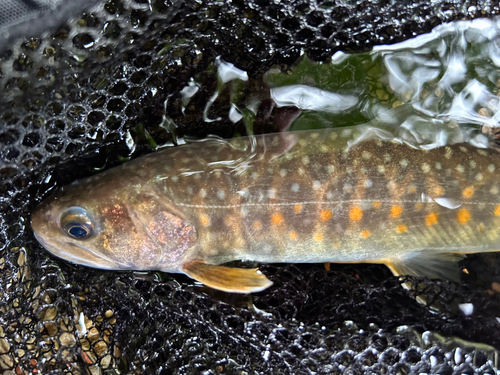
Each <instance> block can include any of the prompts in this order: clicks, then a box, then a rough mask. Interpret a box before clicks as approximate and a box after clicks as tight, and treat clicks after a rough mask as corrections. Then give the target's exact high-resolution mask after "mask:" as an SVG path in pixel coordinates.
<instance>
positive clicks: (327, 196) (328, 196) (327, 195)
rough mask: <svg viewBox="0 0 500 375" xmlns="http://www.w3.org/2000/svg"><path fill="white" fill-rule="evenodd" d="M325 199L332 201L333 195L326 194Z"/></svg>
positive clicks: (330, 193)
mask: <svg viewBox="0 0 500 375" xmlns="http://www.w3.org/2000/svg"><path fill="white" fill-rule="evenodd" d="M326 199H333V193H332V192H331V191H329V192H328V193H326Z"/></svg>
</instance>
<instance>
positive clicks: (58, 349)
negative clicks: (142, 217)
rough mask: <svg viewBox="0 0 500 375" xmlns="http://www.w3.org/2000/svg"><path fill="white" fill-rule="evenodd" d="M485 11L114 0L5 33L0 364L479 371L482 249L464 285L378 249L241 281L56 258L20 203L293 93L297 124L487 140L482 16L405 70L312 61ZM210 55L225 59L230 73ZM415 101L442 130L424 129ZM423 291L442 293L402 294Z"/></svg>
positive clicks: (424, 5)
mask: <svg viewBox="0 0 500 375" xmlns="http://www.w3.org/2000/svg"><path fill="white" fill-rule="evenodd" d="M498 11H499V8H498V5H497V3H493V4H492V3H491V2H475V3H474V4H472V3H467V5H464V4H463V3H461V2H458V1H457V2H454V1H453V2H433V3H432V4H429V3H428V2H425V1H421V2H418V1H417V2H378V1H359V2H350V1H335V2H320V1H317V2H314V1H311V2H307V1H292V2H290V3H286V4H283V3H281V2H277V1H276V2H267V1H265V2H264V1H255V2H250V1H247V2H245V1H233V2H218V1H186V2H181V1H172V2H167V1H151V2H150V1H139V0H138V1H115V0H113V1H107V2H100V3H99V4H98V5H96V6H95V7H93V8H92V9H89V10H88V11H87V12H86V13H83V14H81V15H78V16H77V17H76V18H71V19H67V20H65V21H64V22H62V23H61V24H60V26H59V27H58V28H56V29H50V30H45V31H43V32H39V33H38V35H35V36H34V35H29V39H21V40H16V41H13V42H12V41H11V42H9V43H7V44H5V43H4V45H3V46H2V56H1V61H0V84H1V87H2V90H0V119H1V120H0V121H1V125H0V176H1V183H0V245H1V250H0V269H1V272H2V277H1V279H0V293H1V296H2V298H1V300H0V372H3V373H5V374H24V373H26V374H27V373H42V374H46V373H73V374H84V373H88V374H100V373H107V374H117V373H137V374H139V373H151V374H200V373H205V374H217V373H225V374H232V373H248V374H258V373H262V374H270V373H283V374H302V373H303V374H307V373H324V374H326V373H328V374H330V373H341V372H345V373H352V374H357V373H362V372H365V373H383V372H385V373H391V374H392V373H395V374H396V373H400V374H406V373H440V374H451V373H457V374H459V373H460V374H461V373H465V374H473V373H478V374H479V373H481V374H484V373H486V374H488V373H491V374H493V373H495V371H496V368H495V366H494V363H493V362H492V361H491V358H492V357H491V356H490V354H491V353H492V349H491V347H489V346H488V345H491V346H493V347H496V348H497V349H498V348H500V341H499V337H500V335H499V325H500V323H499V321H498V311H499V307H500V304H499V298H498V292H499V291H500V285H499V284H498V283H497V282H495V280H496V281H498V275H499V274H500V270H499V265H498V264H499V263H498V261H496V259H497V257H496V256H495V255H493V254H491V255H487V256H474V257H469V258H468V259H467V260H466V261H465V262H464V263H463V266H464V267H466V269H467V271H468V272H469V276H467V275H465V276H464V277H463V281H464V283H463V285H462V286H461V287H458V286H456V285H454V284H451V283H448V282H440V281H436V282H432V283H431V284H429V285H430V286H429V288H427V289H425V290H423V291H420V292H416V291H415V290H416V289H413V291H407V290H405V289H403V288H402V287H401V284H402V282H403V281H404V280H402V281H401V280H398V279H396V278H394V277H391V275H390V272H389V271H388V270H387V269H386V268H384V267H383V266H376V265H347V266H346V265H344V266H340V265H332V266H331V268H330V271H327V270H326V269H325V268H324V267H323V266H322V265H264V266H262V267H261V269H262V271H263V272H264V273H265V274H266V275H267V276H268V277H269V278H270V279H271V280H272V281H274V283H275V285H274V286H273V287H272V288H270V289H269V290H267V291H264V292H262V293H260V294H257V295H255V296H253V297H241V296H232V295H227V294H221V293H218V292H214V291H211V290H207V289H204V288H200V287H199V286H195V285H193V284H192V282H191V281H190V280H189V279H187V278H185V277H179V276H172V275H168V274H160V273H151V274H134V273H127V272H109V271H99V270H94V269H89V268H83V267H79V266H75V265H72V264H70V263H68V262H65V261H62V260H59V259H55V258H53V257H51V256H50V255H49V254H48V253H47V252H46V251H44V250H43V249H42V247H41V246H40V245H39V244H38V243H37V242H36V241H35V240H34V238H33V235H32V233H31V230H30V227H29V219H30V216H29V214H30V212H31V211H32V210H33V208H34V207H35V206H36V205H37V203H39V202H40V201H41V199H43V198H44V197H46V196H47V195H48V194H50V192H51V191H53V190H54V188H56V187H58V186H62V185H64V184H67V183H70V182H71V181H73V180H74V179H76V178H79V177H83V176H88V175H91V174H93V173H96V172H98V171H100V170H103V169H106V168H108V167H110V166H113V165H116V164H118V163H120V162H123V161H125V160H127V159H129V158H131V157H136V156H138V155H141V154H144V153H147V152H150V151H153V150H156V149H158V148H159V147H163V146H167V145H170V144H173V143H182V142H184V140H183V136H184V135H191V136H198V137H201V136H205V135H207V134H217V135H220V136H224V137H229V136H231V135H233V134H235V133H237V134H243V133H245V132H246V131H247V128H249V127H253V128H254V131H255V132H265V131H270V130H272V129H274V127H275V126H279V125H280V122H282V121H285V122H286V121H287V119H288V120H289V119H290V116H291V117H292V118H293V116H294V115H293V110H292V115H290V114H289V113H288V114H287V108H290V106H293V105H295V106H299V107H303V109H304V110H307V111H305V112H304V113H303V114H302V115H301V116H300V117H299V118H298V119H297V121H296V122H294V124H293V127H295V128H311V127H314V126H318V124H320V126H322V127H325V126H331V123H332V121H335V122H336V123H335V124H336V125H347V124H359V123H364V122H367V121H375V122H377V121H378V123H379V124H380V123H382V124H388V125H389V126H391V124H393V123H398V122H400V123H401V120H402V119H404V121H403V122H405V124H406V126H405V127H401V128H394V129H395V130H394V129H393V130H394V132H395V133H396V135H397V136H398V137H400V138H402V139H405V140H406V141H408V142H416V143H417V144H419V145H421V144H423V145H428V146H429V145H430V147H435V145H436V143H437V144H439V142H443V137H445V138H446V140H445V141H446V142H459V141H468V142H471V143H474V144H478V145H484V142H485V138H484V136H483V135H482V133H483V132H482V131H481V128H480V127H481V125H491V124H494V120H495V114H496V113H497V104H496V102H495V95H493V94H496V91H495V90H498V85H499V84H498V82H497V81H498V76H497V75H498V73H496V65H495V64H496V63H497V62H498V61H494V58H493V57H494V56H493V55H488V53H489V52H488V50H487V49H488V48H490V49H492V50H494V48H493V47H495V46H497V45H498V38H495V35H493V34H491V35H489V34H488V32H491V33H494V32H498V31H495V30H497V28H496V26H495V24H494V22H491V23H490V24H489V26H488V27H489V29H487V32H484V33H483V34H481V33H480V32H479V34H480V35H479V36H478V35H476V39H474V35H475V34H472V35H471V34H469V35H468V36H467V32H465V31H464V30H461V31H460V30H458V31H457V33H456V34H452V36H451V37H450V38H451V39H450V40H449V42H448V43H446V42H442V41H438V43H437V44H438V45H437V46H436V47H435V48H436V50H432V49H430V50H428V49H426V45H425V44H424V45H423V47H422V50H420V51H419V52H418V55H420V56H421V55H422V54H425V53H428V54H430V55H433V56H434V59H431V58H430V57H432V56H429V55H427V56H426V57H425V60H426V61H427V62H428V61H432V64H430V65H432V66H427V67H426V69H420V71H419V74H414V72H415V71H416V70H417V69H418V68H423V67H425V64H424V65H417V66H416V67H415V66H414V67H413V68H412V66H411V64H410V65H405V64H402V65H399V64H397V63H395V64H392V65H388V64H386V63H385V62H384V61H383V59H382V57H381V55H376V53H377V52H376V51H375V54H374V55H360V56H361V57H359V58H358V59H357V60H356V57H352V58H351V57H349V58H348V59H352V60H347V61H345V63H344V64H339V63H335V60H334V61H333V63H330V62H328V61H329V59H330V57H331V56H332V55H334V53H335V52H337V51H348V52H364V51H367V50H369V49H370V48H371V47H372V46H374V45H381V44H388V43H394V42H398V41H401V40H405V39H408V38H412V37H414V36H416V35H419V34H423V33H426V32H429V31H430V30H431V29H432V28H433V27H435V26H436V25H438V24H440V23H443V22H449V21H453V20H457V19H462V18H468V19H471V18H477V17H482V16H484V17H490V18H491V17H493V16H494V15H496V14H498ZM43 17H50V15H47V14H43ZM47 24H48V25H49V24H50V22H47ZM477 25H479V26H480V25H481V24H477ZM27 30H28V28H27ZM475 30H481V27H476V28H475ZM488 30H489V31H488ZM481 35H482V36H481ZM488 38H490V39H491V40H490V39H488ZM446 46H448V47H449V48H444V52H443V47H446ZM485 46H486V47H485ZM410 47H411V48H417V50H418V48H419V46H418V45H414V46H407V47H405V48H410ZM389 50H390V48H389V49H387V50H386V52H384V53H382V55H386V56H387V55H390V52H388V51H389ZM403 50H404V49H403ZM414 51H416V50H414ZM440 51H441V52H442V53H441V55H440V54H439V52H440ZM450 51H454V52H457V51H464V52H467V53H466V55H467V56H468V57H467V58H466V59H464V60H462V61H467V63H465V64H462V66H465V72H467V74H466V78H467V79H466V80H461V81H460V80H459V81H457V82H454V81H453V77H448V78H449V80H448V81H447V82H452V83H451V84H450V85H449V87H443V86H442V85H440V84H439V82H440V81H441V78H442V77H443V76H444V73H443V70H442V69H445V68H446V67H447V66H449V64H448V63H449V61H446V58H447V57H449V56H455V55H456V54H453V53H451V52H450ZM301 56H303V57H302V58H301V59H300V60H299V58H300V57H301ZM304 56H307V58H305V57H304ZM335 56H336V57H337V58H339V56H340V55H338V54H337V55H335ZM369 56H371V57H369ZM377 56H378V57H377ZM398 56H400V57H401V56H403V55H398ZM492 56H493V57H492ZM475 58H476V60H479V62H478V61H475V63H474V61H473V60H474V59H475ZM403 60H404V59H403ZM413 60H415V58H413ZM417 60H418V59H417ZM313 61H317V62H318V61H324V62H325V64H323V65H317V64H315V63H313ZM370 61H372V63H371V65H370V66H367V64H368V63H369V62H370ZM392 61H393V62H394V60H392ZM440 63H441V65H439V64H440ZM228 64H229V65H228ZM230 64H233V65H230ZM297 64H298V65H297ZM221 66H222V67H223V68H224V67H226V68H227V67H228V66H229V67H231V66H232V67H234V70H232V71H233V73H230V74H229V76H230V78H228V79H225V78H223V77H224V76H223V75H222V74H221V70H222V68H221ZM388 66H389V67H397V66H400V67H408V66H409V67H410V69H409V70H407V71H406V72H405V71H401V72H400V73H401V74H396V75H393V76H392V77H393V78H394V77H396V78H397V77H399V78H401V77H403V79H402V80H401V85H402V86H401V85H400V86H397V85H395V84H394V82H392V83H391V82H390V77H391V74H390V72H388V71H385V72H384V71H383V70H384V69H387V67H388ZM369 67H371V68H373V69H372V70H370V69H368V68H369ZM384 67H385V68H384ZM460 67H461V65H460V64H455V65H454V68H460ZM433 69H434V70H436V69H437V72H438V73H437V75H436V74H435V73H436V72H435V71H433ZM230 71H231V69H230ZM241 72H246V75H245V74H244V73H241ZM392 72H394V70H392ZM452 73H453V70H450V74H452ZM231 74H233V76H231ZM315 74H316V76H315ZM412 74H413V77H414V78H415V79H413V80H412V79H410V78H411V77H410V76H411V75H412ZM245 77H246V78H245ZM374 77H376V79H375V78H374ZM383 77H385V78H383ZM322 79H324V81H322ZM384 79H387V81H384ZM367 82H368V83H367ZM405 82H406V84H407V86H408V87H403V86H404V84H405ZM364 84H367V88H368V89H367V90H365V89H364V88H362V86H363V85H364ZM413 84H414V85H416V86H412V85H413ZM420 84H421V85H420ZM472 84H474V85H475V86H473V87H471V86H470V85H472ZM285 85H295V86H294V89H297V87H298V86H299V85H305V86H306V89H304V90H302V91H301V87H299V91H298V93H299V94H297V91H296V95H295V97H292V98H291V99H290V97H286V96H285V97H284V96H283V92H282V91H280V90H274V91H273V88H279V87H282V86H285ZM311 86H314V89H311V88H310V87H311ZM397 87H400V88H401V91H398V89H397ZM302 88H303V87H302ZM317 90H323V94H321V95H320V97H324V93H327V92H335V93H339V94H343V95H351V96H353V95H355V96H356V97H357V98H359V101H357V102H356V103H355V104H353V105H352V106H351V107H352V108H351V107H349V108H351V109H350V110H346V108H344V109H342V111H341V113H333V114H332V111H328V110H325V107H319V104H321V103H319V104H318V102H317V101H315V100H314V98H315V97H317V95H318V91H317ZM467 90H468V91H467ZM288 92H289V91H288ZM491 93H493V94H491ZM462 94H463V95H462ZM466 94H467V95H466ZM315 95H316V96H315ZM270 97H272V98H273V99H274V100H275V103H276V102H278V106H279V105H280V100H281V103H282V105H283V106H284V107H283V108H282V111H281V112H278V111H276V110H275V109H274V108H273V105H272V104H269V103H272V102H270V101H269V98H270ZM297 98H301V100H297ZM304 98H305V99H304ZM308 98H309V99H308ZM310 98H313V99H312V100H311V99H310ZM457 98H463V99H464V100H465V101H466V102H467V103H466V104H464V105H462V106H460V108H462V109H463V108H466V109H468V110H467V111H466V112H465V115H466V116H456V114H457V113H459V112H457V111H453V110H450V108H451V107H452V105H453V103H454V100H455V103H456V100H457ZM304 100H305V101H304ZM467 100H468V101H467ZM304 103H306V104H308V105H309V107H306V106H305V104H304ZM353 103H354V102H353ZM363 104H364V105H365V106H363ZM266 105H267V107H266ZM343 105H345V103H343ZM328 108H330V107H328ZM398 108H400V109H398ZM266 110H267V111H266ZM334 112H335V111H334ZM337 112H338V111H337ZM437 114H440V115H443V114H444V115H445V116H444V117H443V116H441V117H439V116H438V115H437ZM462 114H464V113H462ZM436 118H437V120H436ZM381 119H382V120H383V121H382V120H381ZM430 119H433V121H431V123H432V124H434V125H435V126H436V127H437V128H439V129H440V131H435V130H433V129H430V130H429V128H428V124H429V120H430ZM492 119H493V120H492ZM276 124H278V125H276ZM485 129H486V130H487V129H488V128H485ZM495 275H497V276H496V277H497V279H495ZM408 281H410V282H413V283H417V282H418V280H414V279H409V280H408ZM419 293H420V294H421V295H423V296H424V297H425V298H426V300H427V302H428V304H434V305H435V306H436V305H438V306H439V310H438V311H435V310H433V309H431V308H430V307H428V306H425V305H422V304H419V303H418V302H416V300H415V294H419ZM452 337H459V338H460V339H451V338H452ZM461 340H466V341H461ZM473 342H477V343H479V344H478V345H476V346H475V347H474V345H473V344H472V343H473Z"/></svg>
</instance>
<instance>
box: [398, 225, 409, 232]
mask: <svg viewBox="0 0 500 375" xmlns="http://www.w3.org/2000/svg"><path fill="white" fill-rule="evenodd" d="M407 230H408V227H407V226H406V225H404V224H401V225H398V226H397V227H396V232H398V233H404V232H406V231H407Z"/></svg>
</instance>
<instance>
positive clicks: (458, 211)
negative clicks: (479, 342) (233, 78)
mask: <svg viewBox="0 0 500 375" xmlns="http://www.w3.org/2000/svg"><path fill="white" fill-rule="evenodd" d="M355 135H356V131H353V130H345V129H344V130H333V129H328V130H317V131H301V132H290V133H277V134H267V135H262V136H255V137H251V138H249V137H244V138H236V139H232V140H229V141H224V140H219V139H212V140H206V141H203V142H197V143H193V144H188V145H183V146H179V147H174V148H169V149H166V150H163V151H160V152H157V153H154V154H150V155H147V156H144V157H141V158H138V159H136V160H134V161H131V162H129V163H127V164H124V165H123V166H120V167H117V168H114V169H111V170H109V171H106V172H104V173H102V174H99V175H97V176H94V177H90V178H87V179H84V180H80V181H78V182H77V183H75V184H73V185H70V186H67V187H64V188H62V189H60V191H59V192H57V193H56V194H55V195H53V196H52V197H50V198H49V199H47V200H46V201H45V202H43V203H42V204H41V205H40V207H39V208H38V209H37V210H36V211H35V212H34V214H33V218H32V226H33V229H34V231H35V235H36V236H37V238H38V239H39V241H40V242H41V243H42V244H43V245H44V247H46V248H47V249H48V250H49V251H51V252H52V253H54V254H55V255H57V256H60V257H62V258H64V259H67V260H70V261H73V262H75V263H79V264H85V265H87V266H92V267H98V268H107V269H134V270H160V271H166V272H184V270H183V265H184V264H187V263H189V262H191V261H202V262H204V263H207V264H221V263H225V262H228V261H232V260H252V261H258V262H294V263H310V262H374V263H385V264H387V265H388V266H389V267H390V268H391V270H392V271H393V272H394V273H395V274H415V275H424V276H430V277H448V278H455V279H456V276H457V275H458V270H459V268H458V265H457V264H456V260H458V259H460V254H465V253H475V252H486V251H496V250H498V249H499V248H500V246H499V245H500V231H499V228H500V184H499V178H498V177H497V174H498V172H499V170H500V156H499V153H498V152H496V151H494V150H489V149H478V148H474V147H472V146H470V145H468V144H460V145H452V146H446V147H440V148H435V149H432V150H428V151H424V150H419V149H415V148H413V147H410V146H408V145H406V144H402V143H401V142H397V141H390V140H389V141H388V140H381V139H376V140H368V141H364V142H354V143H349V142H352V141H353V139H355V138H356V136H355ZM69 207H81V208H83V209H84V210H86V212H88V213H89V216H90V219H89V220H91V221H92V222H93V224H92V225H93V226H94V227H93V234H92V235H91V236H90V237H89V238H86V239H84V240H80V239H73V238H69V237H68V235H67V233H65V232H64V230H62V227H61V217H62V215H64V212H65V210H67V209H68V208H69ZM456 254H459V255H456ZM188 274H190V275H191V276H193V274H192V273H188ZM193 277H195V276H193ZM195 278H196V277H195ZM207 283H208V282H207ZM235 283H237V281H235ZM215 287H217V286H215ZM220 289H224V288H220ZM235 290H238V288H237V287H236V288H235ZM232 291H234V290H232Z"/></svg>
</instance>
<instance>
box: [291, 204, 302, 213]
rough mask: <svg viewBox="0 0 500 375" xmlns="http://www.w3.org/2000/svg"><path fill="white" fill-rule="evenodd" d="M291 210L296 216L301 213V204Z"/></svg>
mask: <svg viewBox="0 0 500 375" xmlns="http://www.w3.org/2000/svg"><path fill="white" fill-rule="evenodd" d="M293 210H294V211H295V213H296V214H298V213H299V212H300V211H302V204H301V203H297V204H296V205H295V206H293Z"/></svg>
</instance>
